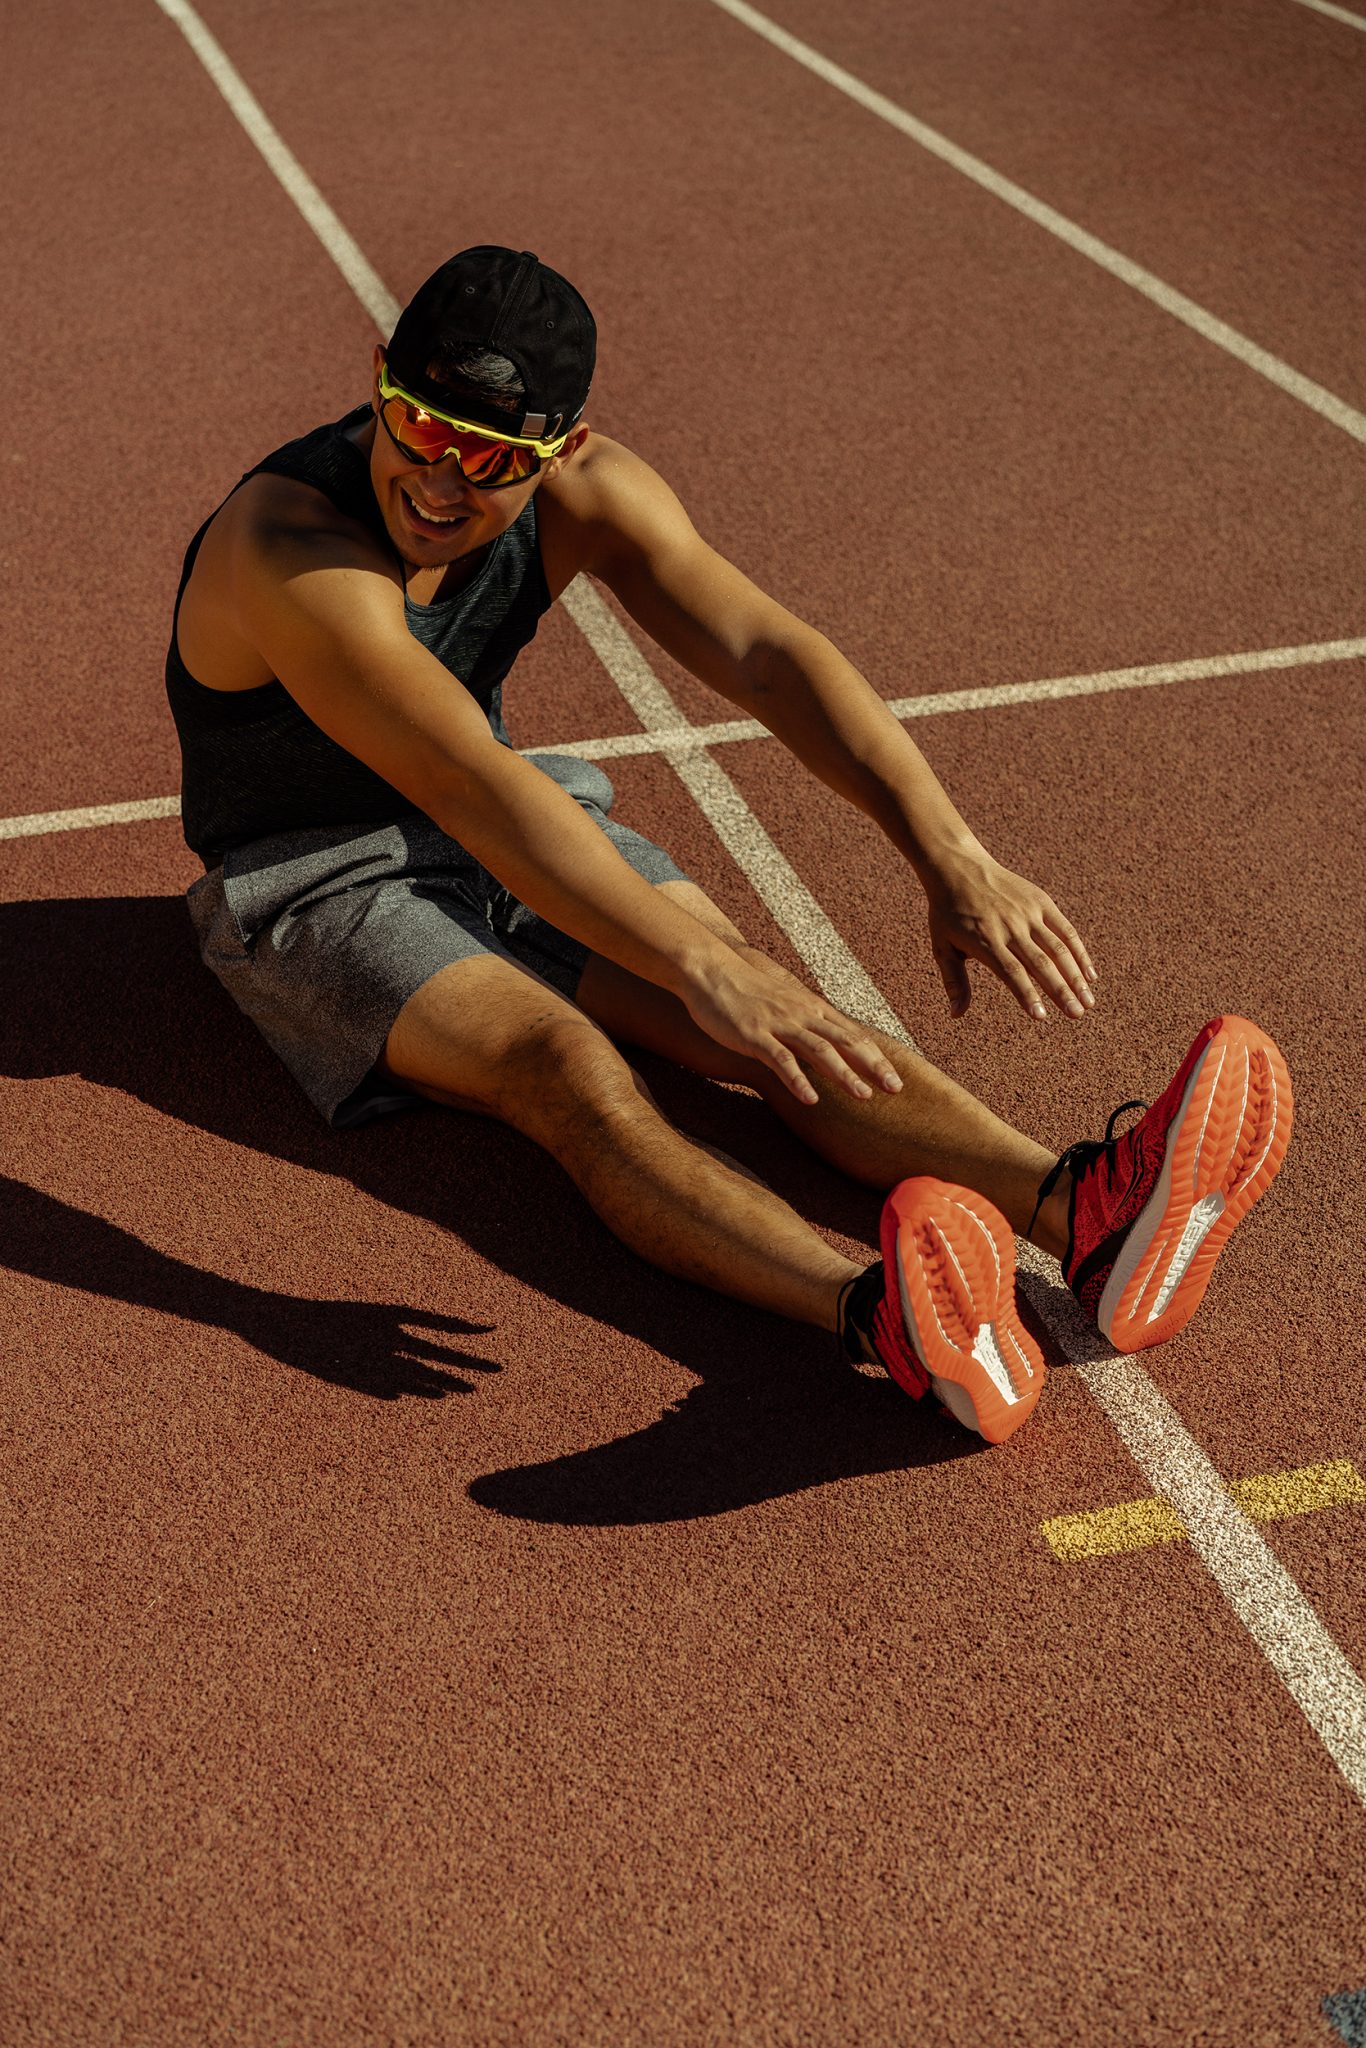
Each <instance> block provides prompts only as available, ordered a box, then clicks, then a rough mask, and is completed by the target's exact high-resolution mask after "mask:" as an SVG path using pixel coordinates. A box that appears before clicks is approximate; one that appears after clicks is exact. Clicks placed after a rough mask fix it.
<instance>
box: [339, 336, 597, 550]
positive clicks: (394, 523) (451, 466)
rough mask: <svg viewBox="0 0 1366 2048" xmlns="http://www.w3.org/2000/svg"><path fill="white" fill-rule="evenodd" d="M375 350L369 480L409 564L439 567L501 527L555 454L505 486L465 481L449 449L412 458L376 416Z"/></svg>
mask: <svg viewBox="0 0 1366 2048" xmlns="http://www.w3.org/2000/svg"><path fill="white" fill-rule="evenodd" d="M383 358H384V351H383V350H382V349H380V348H376V350H375V363H374V384H373V387H372V390H371V397H370V404H371V410H372V411H373V412H374V414H375V421H374V425H373V427H372V428H371V430H370V431H371V445H370V481H371V483H372V485H373V486H374V492H375V497H376V499H377V501H378V503H379V509H380V512H381V514H382V516H383V519H384V524H385V527H386V529H387V531H388V534H389V538H390V540H391V541H392V542H393V544H394V546H395V547H396V548H397V549H398V552H399V554H400V555H401V556H402V558H403V560H404V561H405V562H407V563H408V564H409V566H410V567H411V568H414V569H436V568H441V567H443V566H444V565H445V564H447V563H449V562H455V561H458V560H459V559H460V557H461V556H462V555H469V554H473V552H474V550H475V549H476V548H482V547H486V546H487V545H488V543H489V542H490V541H492V540H497V538H498V536H499V534H500V533H506V531H507V529H508V528H509V527H510V526H511V525H513V523H514V522H515V521H516V519H517V517H518V515H519V514H520V513H521V511H522V508H523V507H524V506H525V505H526V503H527V502H528V500H529V499H530V498H531V496H532V494H533V493H534V492H535V491H536V490H537V489H538V487H539V486H540V484H541V483H542V482H543V481H544V479H545V478H546V477H547V476H550V475H553V474H554V472H555V471H556V470H557V469H558V467H559V460H558V458H552V460H551V461H550V462H543V463H542V464H541V467H540V469H539V470H538V471H537V473H536V475H535V476H532V477H528V478H527V480H526V482H525V483H523V484H509V485H508V487H507V489H506V490H501V491H480V490H476V489H475V487H474V485H473V484H470V483H466V481H465V479H464V477H463V476H462V475H461V473H460V465H459V463H458V462H457V461H456V459H455V457H454V455H448V456H446V457H445V458H444V459H443V460H442V461H440V462H414V461H413V459H412V457H411V456H408V455H405V454H404V452H403V450H402V449H401V448H400V447H398V446H397V445H396V443H395V442H394V440H393V439H392V437H391V436H390V435H389V434H388V433H386V431H385V429H384V426H383V424H382V422H381V421H380V418H379V366H380V364H381V362H382V361H383Z"/></svg>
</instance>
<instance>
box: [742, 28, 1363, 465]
mask: <svg viewBox="0 0 1366 2048" xmlns="http://www.w3.org/2000/svg"><path fill="white" fill-rule="evenodd" d="M711 4H712V6H713V7H719V8H720V10H721V12H722V13H723V14H729V15H730V16H731V17H732V19H733V20H735V21H737V22H739V23H740V24H741V26H742V27H744V28H747V29H751V30H752V31H753V32H754V34H755V35H756V36H762V38H763V40H764V41H765V42H766V43H770V44H772V46H773V48H774V49H775V50H781V51H782V53H783V55H784V56H785V57H791V58H792V60H793V62H794V63H797V64H800V65H802V66H803V67H804V68H805V69H806V70H807V71H809V72H811V73H812V74H813V76H815V77H816V78H819V79H821V80H823V82H824V83H825V84H826V85H832V86H834V88H835V90H836V91H837V92H842V93H844V94H845V95H846V97H847V98H849V99H851V100H854V101H856V102H857V104H858V105H859V106H861V107H863V108H865V109H866V110H867V112H868V113H870V114H876V115H877V116H878V118H879V119H880V120H883V121H886V122H887V123H888V125H889V126H890V127H892V128H895V129H897V131H898V132H899V133H900V134H902V135H905V136H907V137H908V138H909V140H910V141H912V142H916V143H919V145H920V147H921V148H922V149H925V150H928V151H929V153H930V155H931V156H937V157H938V158H939V160H940V161H941V163H946V164H948V165H950V166H951V168H952V169H953V170H955V171H959V172H961V174H962V175H963V177H965V178H971V179H972V181H973V183H974V184H976V185H980V186H981V187H982V189H983V190H984V191H986V192H990V193H991V194H992V195H993V196H994V197H995V198H997V199H1001V200H1004V202H1005V204H1006V205H1007V206H1013V207H1014V208H1015V211H1016V212H1017V213H1022V214H1023V215H1024V216H1025V218H1026V220H1031V221H1033V223H1034V225H1035V226H1036V227H1041V228H1044V229H1046V230H1047V232H1048V233H1049V234H1050V235H1056V236H1057V238H1058V240H1059V241H1060V242H1066V244H1067V245H1068V247H1069V248H1071V249H1075V250H1076V251H1077V253H1078V255H1081V256H1086V257H1088V258H1089V259H1090V261H1091V262H1092V263H1095V264H1098V265H1099V267H1100V268H1101V269H1102V270H1107V271H1108V272H1109V273H1110V275H1111V277H1117V278H1118V279H1119V280H1120V282H1121V283H1122V284H1127V285H1129V286H1131V287H1132V289H1133V290H1134V291H1136V292H1140V293H1141V294H1142V295H1143V297H1144V298H1145V299H1150V300H1151V301H1152V303H1153V305H1155V306H1160V307H1161V308H1162V311H1163V312H1164V313H1170V314H1171V316H1172V318H1173V319H1174V320H1180V321H1182V322H1183V324H1184V325H1185V326H1187V327H1190V328H1193V329H1194V331H1195V332H1196V333H1197V334H1200V335H1203V336H1204V338H1205V340H1206V341H1212V342H1213V343H1214V345H1215V347H1216V348H1221V349H1224V350H1225V351H1226V352H1227V353H1228V354H1229V355H1231V356H1236V357H1237V359H1238V361H1239V362H1240V363H1244V364H1245V365H1246V366H1247V368H1248V369H1250V370H1255V371H1256V372H1257V373H1258V375H1259V376H1262V377H1265V378H1266V379H1267V381H1268V382H1269V383H1271V384H1275V385H1277V386H1278V387H1279V388H1280V389H1281V390H1282V391H1285V392H1288V393H1289V395H1290V396H1291V397H1292V398H1297V399H1298V400H1299V402H1300V404H1301V405H1307V406H1308V407H1309V408H1310V410H1311V411H1313V412H1316V413H1320V414H1321V415H1322V416H1323V418H1324V419H1326V420H1331V421H1332V423H1333V425H1334V426H1335V427H1341V429H1342V431H1343V433H1344V434H1351V435H1352V437H1353V439H1354V440H1357V441H1366V413H1361V412H1358V411H1357V410H1356V408H1355V407H1354V406H1350V405H1348V404H1346V403H1345V402H1344V401H1343V400H1342V399H1341V398H1337V397H1335V396H1334V395H1333V393H1332V392H1331V391H1326V390H1325V389H1324V387H1323V386H1322V384H1315V383H1314V381H1313V379H1312V378H1310V377H1305V376H1302V375H1301V373H1300V372H1299V371H1298V370H1294V369H1292V368H1291V367H1290V365H1289V363H1285V362H1282V361H1281V358H1280V357H1279V356H1273V355H1272V354H1271V353H1270V352H1269V351H1268V350H1267V349H1264V348H1259V347H1258V346H1257V343H1256V342H1255V341H1250V340H1249V339H1248V337H1247V336H1246V335H1245V334H1240V333H1239V332H1238V330H1237V328H1236V327H1230V326H1229V325H1228V322H1227V321H1225V320H1219V319H1217V318H1216V317H1215V315H1214V314H1213V313H1209V312H1206V310H1205V308H1204V307H1203V306H1198V305H1197V304H1196V303H1195V300H1194V299H1188V298H1187V297H1186V296H1185V294H1184V292H1178V291H1175V290H1174V289H1173V288H1172V286H1171V285H1169V284H1164V283H1163V281H1162V279H1161V278H1160V277H1155V276H1154V275H1153V273H1152V271H1151V270H1144V269H1143V268H1142V266H1141V265H1140V264H1137V263H1134V262H1131V261H1130V259H1129V258H1128V257H1127V256H1124V255H1121V253H1120V251H1119V250H1118V249H1112V248H1111V247H1110V245H1109V243H1108V242H1102V241H1101V240H1100V239H1099V237H1098V236H1096V235H1092V234H1088V232H1087V230H1086V229H1085V228H1082V227H1078V225H1077V223H1076V222H1075V221H1072V220H1068V219H1067V217H1066V215H1064V214H1061V213H1058V212H1057V211H1055V209H1054V208H1053V207H1051V206H1046V205H1045V204H1044V202H1043V201H1042V200H1041V199H1036V198H1035V197H1034V195H1033V193H1032V192H1026V191H1025V190H1024V187H1023V186H1021V185H1016V184H1014V183H1012V181H1011V180H1010V179H1009V178H1003V177H1002V176H1001V174H1000V172H999V171H994V170H993V169H992V168H991V165H990V164H986V163H983V162H982V160H981V158H980V157H975V156H970V155H969V154H968V152H967V150H965V149H960V148H959V147H958V144H957V143H956V142H950V141H949V139H948V137H947V136H946V135H941V134H939V132H938V131H937V129H934V128H930V127H927V126H926V124H925V123H924V122H923V121H918V120H917V119H916V118H915V116H914V114H908V113H907V112H906V110H905V108H904V107H899V106H898V105H897V104H896V102H895V100H889V99H887V98H885V97H884V95H883V94H882V93H880V92H874V90H873V88H872V87H871V86H870V85H865V84H864V83H863V80H862V79H861V78H855V77H854V74H853V73H852V72H851V71H845V70H844V69H843V68H842V67H841V66H840V65H838V64H832V63H831V61H830V59H829V58H828V57H823V56H822V55H821V53H820V51H819V50H813V49H812V47H811V45H810V44H809V43H803V42H800V41H799V40H798V38H797V37H796V36H794V35H790V34H789V33H788V31H787V30H786V29H785V28H780V27H779V26H778V24H777V22H776V21H770V20H769V18H768V16H767V15H766V14H760V12H759V11H758V9H757V8H755V7H750V6H749V5H748V4H747V0H711Z"/></svg>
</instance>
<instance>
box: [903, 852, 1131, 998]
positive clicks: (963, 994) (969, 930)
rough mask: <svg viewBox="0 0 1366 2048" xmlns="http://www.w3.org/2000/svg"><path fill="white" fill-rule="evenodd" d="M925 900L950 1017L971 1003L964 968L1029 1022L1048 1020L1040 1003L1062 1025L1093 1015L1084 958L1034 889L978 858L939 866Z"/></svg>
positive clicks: (1091, 975) (1071, 932)
mask: <svg viewBox="0 0 1366 2048" xmlns="http://www.w3.org/2000/svg"><path fill="white" fill-rule="evenodd" d="M926 893H927V894H928V897H929V908H930V944H931V946H932V947H933V949H934V957H935V961H936V963H937V965H938V968H939V972H940V975H941V976H942V978H943V982H944V987H945V989H946V990H947V992H948V998H949V1010H950V1013H951V1014H952V1015H953V1016H955V1017H961V1016H962V1015H963V1013H964V1011H965V1010H966V1009H967V1007H968V1004H969V1003H970V1002H971V1001H972V987H971V984H970V983H969V981H968V962H969V960H976V961H979V962H980V963H981V965H982V966H984V967H989V968H990V969H991V971H992V973H993V974H994V975H996V977H997V979H998V980H1000V981H1003V982H1004V983H1005V985H1006V987H1007V988H1008V989H1009V990H1010V992H1011V994H1012V995H1013V996H1014V998H1015V1000H1016V1002H1017V1003H1018V1004H1019V1005H1020V1008H1021V1009H1022V1010H1024V1011H1026V1012H1027V1013H1028V1015H1029V1016H1031V1017H1034V1018H1043V1017H1046V1016H1047V1015H1048V1011H1047V1008H1046V1006H1045V1002H1044V998H1045V997H1047V998H1048V999H1049V1001H1051V1002H1052V1003H1054V1004H1055V1005H1056V1006H1057V1008H1058V1009H1059V1010H1061V1011H1062V1012H1063V1014H1064V1016H1068V1017H1084V1016H1085V1015H1086V1012H1087V1011H1088V1010H1089V1009H1091V1008H1092V1007H1093V1005H1094V1003H1095V997H1094V996H1093V994H1092V992H1091V985H1092V983H1093V982H1094V981H1095V979H1096V970H1095V968H1094V967H1093V966H1092V964H1091V956H1090V954H1089V953H1088V952H1087V950H1086V947H1085V946H1084V945H1083V943H1082V941H1081V938H1080V936H1079V935H1078V933H1077V932H1076V931H1075V929H1074V928H1073V926H1072V925H1071V924H1069V922H1068V920H1067V919H1066V918H1065V917H1064V916H1063V914H1062V912H1061V911H1060V910H1059V908H1058V906H1057V904H1056V903H1055V902H1054V901H1053V898H1052V897H1051V896H1050V895H1048V894H1047V892H1046V891H1045V890H1043V889H1040V888H1039V887H1038V885H1037V884H1036V883H1034V882H1030V881H1026V879H1025V877H1024V876H1023V875H1016V874H1012V872H1011V870H1010V869H1009V868H1003V867H1002V866H1001V864H1000V862H999V861H994V860H993V859H992V858H991V856H990V854H988V853H985V852H979V853H973V854H965V855H963V856H961V857H960V858H958V859H957V860H955V861H954V862H953V863H952V864H946V865H944V866H941V867H940V868H939V869H938V870H937V871H936V873H935V875H934V876H933V878H932V879H931V880H930V881H929V882H927V884H926Z"/></svg>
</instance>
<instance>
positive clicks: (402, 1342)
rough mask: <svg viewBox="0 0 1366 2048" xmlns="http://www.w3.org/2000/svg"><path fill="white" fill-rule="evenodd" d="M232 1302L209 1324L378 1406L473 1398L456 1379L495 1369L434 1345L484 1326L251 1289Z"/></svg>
mask: <svg viewBox="0 0 1366 2048" xmlns="http://www.w3.org/2000/svg"><path fill="white" fill-rule="evenodd" d="M218 1284H219V1285H220V1286H227V1287H236V1285H237V1283H235V1282H232V1281H220V1282H219V1283H218ZM238 1296H239V1298H238V1300H237V1301H236V1303H235V1310H236V1312H235V1313H234V1314H233V1316H232V1317H231V1320H226V1319H224V1318H221V1317H220V1316H218V1315H214V1316H213V1317H212V1318H208V1320H212V1321H214V1322H218V1321H224V1324H225V1327H227V1328H231V1329H233V1330H235V1331H236V1332H237V1334H238V1335H239V1336H240V1337H243V1338H245V1339H246V1341H247V1343H248V1344H250V1345H251V1346H252V1347H253V1348H254V1349H255V1350H257V1351H263V1352H265V1353H266V1354H267V1355H268V1356H269V1357H271V1358H276V1359H278V1360H279V1362H280V1364H281V1365H292V1366H297V1367H298V1368H299V1369H300V1371H302V1372H311V1373H312V1374H313V1375H314V1376H315V1378H317V1379H321V1380H328V1381H330V1382H331V1384H332V1385H333V1386H338V1387H351V1388H352V1389H353V1390H354V1391H355V1392H356V1393H358V1394H370V1395H372V1396H374V1397H375V1398H376V1399H378V1400H381V1401H395V1400H397V1399H398V1397H399V1396H400V1395H401V1394H418V1395H422V1396H423V1397H425V1398H426V1399H428V1400H439V1399H440V1398H441V1397H442V1396H443V1395H445V1394H472V1393H473V1392H474V1385H473V1383H472V1381H470V1380H469V1379H466V1378H464V1377H462V1375H463V1374H466V1373H471V1372H474V1373H490V1372H501V1371H502V1367H501V1366H500V1365H498V1364H497V1363H496V1362H495V1361H494V1360H493V1359H490V1358H481V1357H479V1356H478V1355H477V1354H476V1353H474V1352H470V1351H466V1350H464V1349H462V1348H461V1347H460V1346H459V1345H453V1344H450V1343H446V1342H440V1341H438V1338H446V1337H450V1336H461V1337H468V1336H474V1335H482V1334H483V1333H484V1332H485V1331H487V1330H490V1329H492V1328H493V1325H492V1324H491V1323H467V1322H465V1321H464V1320H463V1319H462V1318H461V1317H460V1316H447V1315H438V1314H436V1313H435V1312H433V1311H431V1310H428V1309H412V1308H404V1307H402V1306H400V1305H398V1304H395V1303H390V1302H374V1301H308V1300H306V1299H304V1298H303V1297H301V1296H299V1295H293V1294H267V1293H265V1292H264V1291H263V1290H261V1289H258V1288H254V1287H243V1288H239V1289H238Z"/></svg>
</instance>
